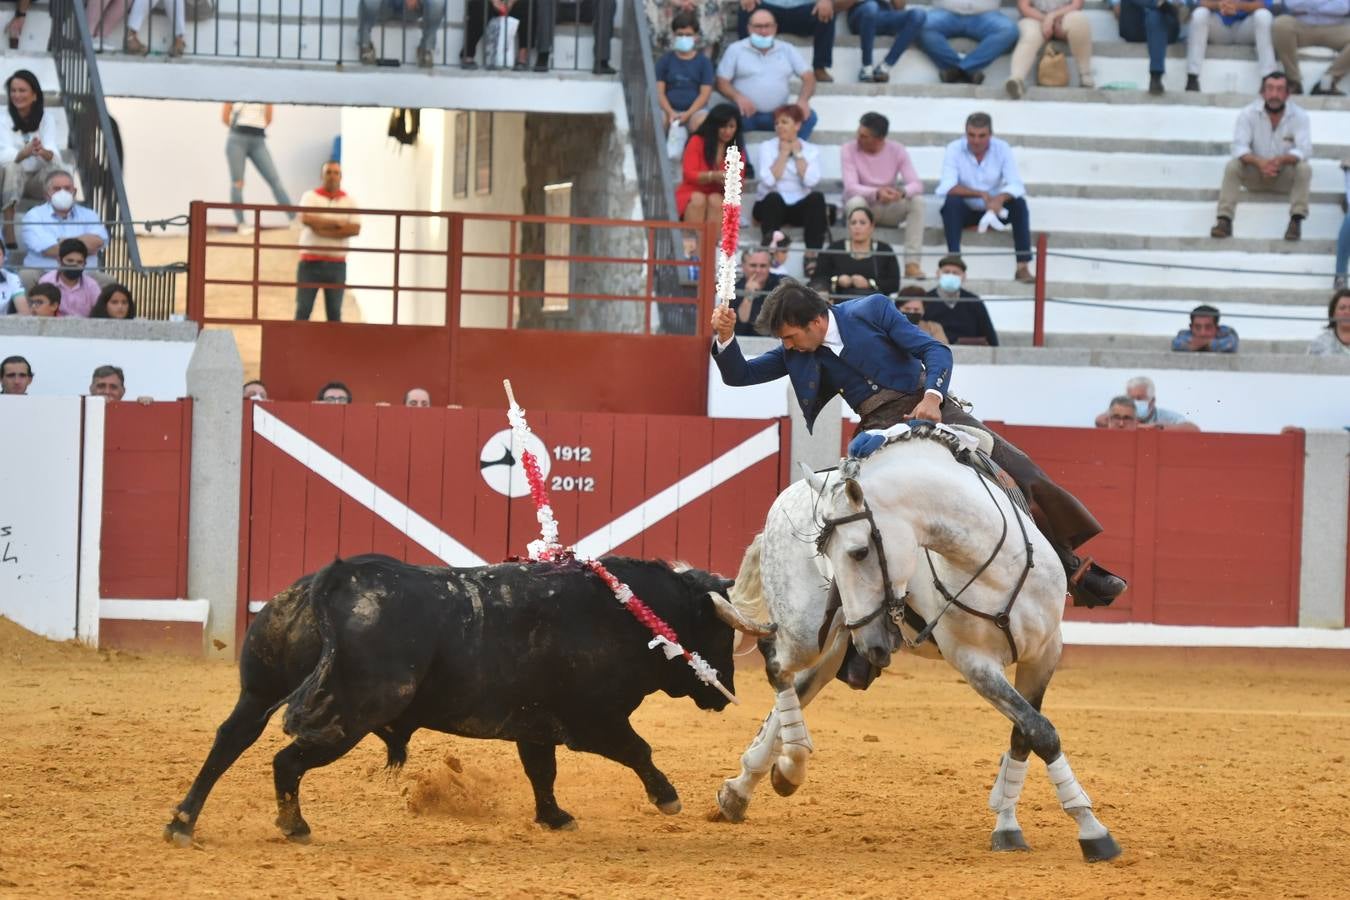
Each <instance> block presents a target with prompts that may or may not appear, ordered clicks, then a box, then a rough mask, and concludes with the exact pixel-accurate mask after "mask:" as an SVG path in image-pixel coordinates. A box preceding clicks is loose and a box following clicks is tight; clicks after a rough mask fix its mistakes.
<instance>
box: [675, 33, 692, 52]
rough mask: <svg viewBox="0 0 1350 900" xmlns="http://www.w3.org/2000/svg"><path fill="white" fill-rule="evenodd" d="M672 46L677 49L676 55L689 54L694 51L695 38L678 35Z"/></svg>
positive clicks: (688, 35) (690, 35) (687, 35)
mask: <svg viewBox="0 0 1350 900" xmlns="http://www.w3.org/2000/svg"><path fill="white" fill-rule="evenodd" d="M670 45H671V46H672V47H674V48H675V52H676V53H688V52H689V51H690V50H693V49H694V36H693V35H692V34H677V35H675V40H673V41H671V42H670Z"/></svg>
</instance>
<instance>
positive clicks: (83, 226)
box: [22, 169, 108, 281]
mask: <svg viewBox="0 0 1350 900" xmlns="http://www.w3.org/2000/svg"><path fill="white" fill-rule="evenodd" d="M45 185H46V192H47V202H46V203H44V204H42V205H41V206H35V207H33V208H32V209H30V210H29V211H28V212H26V213H24V216H23V229H22V231H23V245H24V246H25V247H27V248H28V253H27V255H26V256H24V258H23V264H24V267H25V268H28V269H41V270H44V271H45V270H48V269H55V268H57V267H58V266H59V265H60V264H61V258H60V253H59V250H60V247H61V241H63V240H65V239H66V238H79V239H80V240H81V241H82V242H83V243H84V246H85V247H87V248H88V249H89V259H88V261H87V263H86V265H87V266H88V267H89V268H90V269H97V268H98V264H99V258H98V253H99V251H100V250H102V249H103V245H104V244H106V243H107V242H108V229H106V228H104V227H103V221H102V219H100V218H99V215H98V213H96V212H94V211H93V210H92V209H90V208H89V207H87V206H80V205H79V204H78V203H76V202H75V180H74V179H73V178H71V176H70V173H69V172H66V171H62V170H56V169H54V170H52V171H51V172H49V173H47V180H46V182H45ZM38 274H40V273H34V274H33V280H34V281H36V280H37V276H38Z"/></svg>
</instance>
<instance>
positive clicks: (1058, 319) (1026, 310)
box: [977, 292, 1326, 353]
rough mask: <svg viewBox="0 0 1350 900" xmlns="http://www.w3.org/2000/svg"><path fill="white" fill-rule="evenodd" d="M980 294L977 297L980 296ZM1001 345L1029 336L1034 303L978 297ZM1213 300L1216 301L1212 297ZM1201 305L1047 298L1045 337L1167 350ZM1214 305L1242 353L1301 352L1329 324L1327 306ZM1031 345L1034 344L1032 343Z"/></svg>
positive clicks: (999, 296)
mask: <svg viewBox="0 0 1350 900" xmlns="http://www.w3.org/2000/svg"><path fill="white" fill-rule="evenodd" d="M977 293H978V292H977ZM980 296H981V298H983V299H984V301H985V306H986V307H987V308H988V310H989V316H990V318H991V319H992V320H993V322H994V327H995V328H996V329H997V330H998V333H999V338H1000V340H1002V338H1003V335H1004V334H1005V333H1025V334H1027V335H1030V334H1031V331H1032V329H1033V328H1034V327H1035V321H1036V307H1035V304H1034V302H1033V301H1032V300H1030V299H1028V298H1021V297H1011V296H1007V295H1006V294H1002V293H996V292H995V293H988V294H984V293H981V294H980ZM1211 299H1212V298H1211ZM1196 305H1198V304H1195V303H1181V302H1177V301H1174V300H1130V301H1124V302H1116V303H1103V302H1102V301H1091V300H1068V299H1049V300H1047V302H1046V307H1045V333H1046V335H1047V337H1049V336H1051V335H1053V336H1055V337H1054V339H1055V341H1056V342H1059V341H1062V336H1063V335H1078V336H1081V337H1082V338H1083V339H1082V340H1081V341H1079V342H1078V343H1079V345H1081V346H1092V347H1107V346H1111V347H1120V348H1124V349H1135V350H1167V349H1169V348H1170V347H1171V343H1172V338H1173V337H1175V336H1176V333H1177V332H1178V331H1180V330H1181V329H1183V328H1185V327H1186V326H1187V323H1188V322H1189V317H1190V315H1189V314H1190V310H1191V309H1192V308H1193V307H1194V306H1196ZM1211 305H1214V306H1217V307H1218V309H1219V310H1220V312H1221V313H1222V321H1223V323H1224V324H1225V325H1228V326H1230V327H1232V328H1234V329H1236V330H1237V332H1238V335H1239V336H1240V337H1241V338H1242V349H1243V350H1244V351H1245V350H1247V349H1248V343H1247V339H1248V336H1250V337H1251V338H1253V339H1259V340H1262V341H1270V342H1272V345H1265V344H1261V345H1258V346H1260V347H1262V348H1263V350H1264V352H1272V347H1273V346H1274V342H1279V344H1278V346H1279V347H1282V348H1284V349H1285V350H1288V349H1290V348H1296V352H1298V353H1302V352H1303V351H1304V349H1305V348H1306V347H1307V345H1308V341H1310V340H1312V339H1313V337H1314V336H1315V335H1316V334H1317V332H1318V331H1319V330H1320V329H1321V327H1322V326H1323V325H1325V324H1326V303H1325V302H1324V303H1322V304H1321V305H1320V306H1318V307H1312V306H1306V307H1284V306H1261V305H1259V304H1252V303H1229V302H1226V301H1225V300H1219V301H1217V302H1216V303H1211ZM1027 343H1030V341H1028V342H1027Z"/></svg>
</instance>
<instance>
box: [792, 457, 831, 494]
mask: <svg viewBox="0 0 1350 900" xmlns="http://www.w3.org/2000/svg"><path fill="white" fill-rule="evenodd" d="M798 465H799V466H801V468H802V477H803V478H805V479H806V483H807V484H809V485H811V490H812V491H814V492H815V493H817V494H821V493H824V491H825V477H824V476H821V475H817V474H816V472H815V470H814V469H812V468H811V467H810V466H808V465H807V464H806V463H798Z"/></svg>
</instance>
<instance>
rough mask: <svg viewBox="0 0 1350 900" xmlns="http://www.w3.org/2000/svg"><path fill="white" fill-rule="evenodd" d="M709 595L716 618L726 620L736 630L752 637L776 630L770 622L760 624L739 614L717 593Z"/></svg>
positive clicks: (738, 611) (766, 635)
mask: <svg viewBox="0 0 1350 900" xmlns="http://www.w3.org/2000/svg"><path fill="white" fill-rule="evenodd" d="M709 596H711V597H712V601H713V607H714V608H715V609H716V610H717V618H719V619H721V620H722V621H723V622H726V623H727V624H728V625H730V626H731V627H732V628H734V629H736V630H737V631H743V632H745V633H746V634H748V635H752V636H753V637H757V638H762V637H768V636H769V635H771V634H773V633H774V632H775V631H777V630H778V626H777V625H775V624H773V623H772V622H771V623H769V624H768V625H760V624H759V623H758V622H752V621H751V620H749V619H747V618H746V617H745V616H743V615H741V611H740V610H739V609H737V608H736V607H735V606H733V605H732V604H731V601H729V600H727V599H726V598H725V597H722V596H720V595H718V594H710V595H709Z"/></svg>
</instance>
